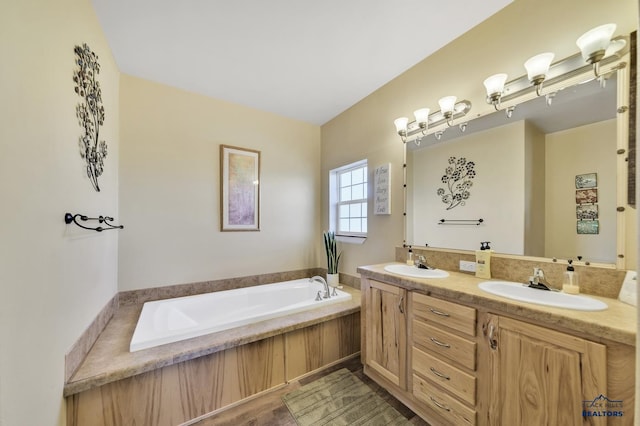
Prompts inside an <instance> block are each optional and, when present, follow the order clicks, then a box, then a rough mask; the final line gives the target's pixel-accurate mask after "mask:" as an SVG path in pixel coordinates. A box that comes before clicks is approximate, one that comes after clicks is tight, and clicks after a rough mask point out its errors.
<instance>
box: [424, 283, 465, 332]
mask: <svg viewBox="0 0 640 426" xmlns="http://www.w3.org/2000/svg"><path fill="white" fill-rule="evenodd" d="M413 315H414V316H416V317H419V318H423V319H425V320H427V321H433V322H435V323H438V324H442V325H444V326H445V327H449V328H451V329H453V330H457V331H460V332H461V333H464V334H467V335H469V336H471V337H473V336H475V335H476V310H475V309H474V308H469V307H468V306H462V305H458V304H457V303H452V302H447V301H444V300H440V299H436V298H435V297H431V296H425V295H424V294H420V293H413Z"/></svg>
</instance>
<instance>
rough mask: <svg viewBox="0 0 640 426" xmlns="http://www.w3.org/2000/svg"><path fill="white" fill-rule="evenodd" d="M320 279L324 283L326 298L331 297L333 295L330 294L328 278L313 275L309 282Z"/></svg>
mask: <svg viewBox="0 0 640 426" xmlns="http://www.w3.org/2000/svg"><path fill="white" fill-rule="evenodd" d="M314 281H318V282H320V283H322V284H323V285H324V297H323V298H324V299H329V298H330V297H331V296H330V295H329V284H327V280H325V279H324V278H322V277H321V276H320V275H316V276H313V277H311V278H309V282H314Z"/></svg>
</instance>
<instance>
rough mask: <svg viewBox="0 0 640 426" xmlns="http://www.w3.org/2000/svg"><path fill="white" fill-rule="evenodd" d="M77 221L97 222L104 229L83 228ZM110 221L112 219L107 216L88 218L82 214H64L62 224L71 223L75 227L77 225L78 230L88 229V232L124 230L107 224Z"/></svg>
mask: <svg viewBox="0 0 640 426" xmlns="http://www.w3.org/2000/svg"><path fill="white" fill-rule="evenodd" d="M78 219H80V220H81V221H83V222H86V221H87V220H97V221H98V223H103V224H104V225H105V227H102V226H96V227H90V226H84V225H82V224H80V223H78ZM111 221H113V218H112V217H109V216H98V217H88V216H85V215H82V214H71V213H65V214H64V223H66V224H67V225H68V224H70V223H71V222H73V223H75V224H76V225H78V226H79V227H80V228H83V229H88V230H90V231H97V232H102V231H108V230H109V229H123V228H124V226H123V225H113V224H111V223H109V222H111Z"/></svg>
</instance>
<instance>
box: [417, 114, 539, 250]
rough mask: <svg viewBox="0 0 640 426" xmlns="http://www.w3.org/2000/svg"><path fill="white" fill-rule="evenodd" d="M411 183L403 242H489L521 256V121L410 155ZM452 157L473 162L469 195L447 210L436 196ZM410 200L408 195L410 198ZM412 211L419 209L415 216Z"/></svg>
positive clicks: (469, 246)
mask: <svg viewBox="0 0 640 426" xmlns="http://www.w3.org/2000/svg"><path fill="white" fill-rule="evenodd" d="M411 156H412V157H413V158H412V160H413V164H412V167H409V168H408V172H411V174H412V179H413V182H414V185H412V186H410V187H409V192H408V194H410V197H411V198H413V200H412V203H413V209H412V210H411V212H410V214H408V216H407V217H408V218H409V219H410V220H411V222H412V223H411V226H410V228H412V229H413V232H412V233H409V234H408V236H407V240H408V242H409V243H411V244H413V245H415V246H416V247H418V246H424V245H425V244H427V243H428V244H429V247H442V248H458V249H464V250H477V249H479V248H480V241H490V242H491V248H492V249H494V250H495V251H497V252H499V253H512V254H524V245H525V230H524V225H525V214H526V212H525V192H524V191H523V188H525V182H524V178H525V172H524V171H525V167H524V164H525V122H524V121H516V122H513V123H510V124H507V125H504V126H500V127H496V128H493V129H489V130H485V131H482V132H478V133H473V134H469V135H466V136H463V137H460V138H457V139H454V140H450V141H448V142H447V143H439V144H435V145H432V146H429V147H426V148H424V149H420V150H417V151H415V152H414V153H413V154H411ZM450 157H455V158H457V159H459V158H465V159H466V160H467V161H473V162H474V163H475V168H474V169H475V171H476V176H475V177H474V178H473V179H470V181H471V183H472V186H471V188H470V189H469V192H470V194H471V196H470V197H469V199H468V200H466V201H465V204H464V205H458V206H456V207H454V208H452V209H450V210H447V207H448V205H447V204H445V203H443V202H442V200H441V198H440V196H438V195H437V190H438V188H444V189H445V191H447V189H446V188H447V185H446V184H443V183H442V180H441V178H442V176H443V175H444V173H445V168H446V167H448V166H449V161H448V159H449V158H450ZM408 198H409V197H408ZM414 212H418V213H417V214H414ZM478 218H482V219H483V220H484V223H483V224H482V226H455V225H451V226H450V225H439V224H438V223H439V221H440V220H441V219H446V220H467V219H478Z"/></svg>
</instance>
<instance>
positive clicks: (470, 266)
mask: <svg viewBox="0 0 640 426" xmlns="http://www.w3.org/2000/svg"><path fill="white" fill-rule="evenodd" d="M460 270H461V271H465V272H475V271H476V262H469V261H466V260H461V261H460Z"/></svg>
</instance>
